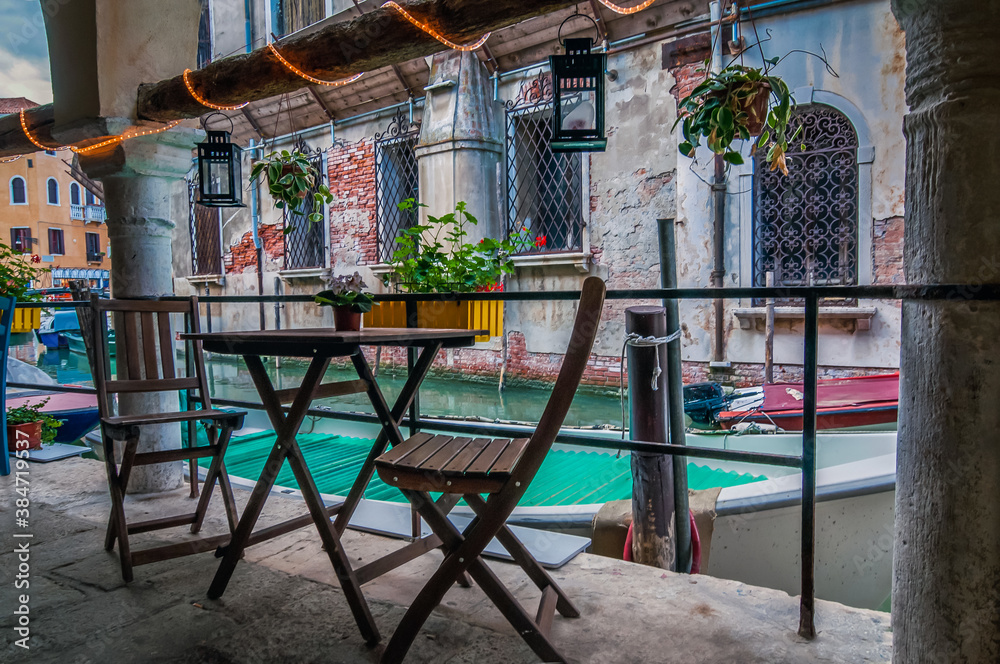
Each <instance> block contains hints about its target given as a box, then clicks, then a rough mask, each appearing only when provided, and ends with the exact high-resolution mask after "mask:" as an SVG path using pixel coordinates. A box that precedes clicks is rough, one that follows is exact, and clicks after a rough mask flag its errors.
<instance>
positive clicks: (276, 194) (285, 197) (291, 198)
mask: <svg viewBox="0 0 1000 664" xmlns="http://www.w3.org/2000/svg"><path fill="white" fill-rule="evenodd" d="M262 175H263V176H264V177H266V178H267V190H268V193H270V194H271V198H273V199H274V206H275V207H276V208H278V209H279V210H288V211H289V212H290V213H293V214H305V213H306V210H305V209H304V208H303V202H304V201H305V200H306V199H307V198H309V197H310V196H312V197H313V200H314V201H315V204H316V206H321V205H323V204H324V203H326V204H330V203H332V202H333V195H332V194H331V193H330V188H329V187H327V186H326V185H325V184H320V185H319V186H318V187H317V186H316V183H317V182H320V181H321V180H320V177H319V173H318V172H317V171H316V167H315V166H313V164H312V162H311V161H309V158H308V157H307V156H306V155H304V154H303V153H301V152H299V151H298V150H293V151H291V152H289V151H288V150H281V151H280V152H272V153H271V154H269V155H266V156H265V157H264V158H263V159H261V160H260V161H257V162H254V165H253V167H252V168H251V169H250V182H251V183H253V182H256V181H257V180H258V179H259V178H260V177H261V176H262ZM314 209H315V208H314ZM308 219H309V221H311V222H313V223H316V222H318V221H322V219H323V214H322V213H321V212H315V211H314V212H310V213H309V214H308Z"/></svg>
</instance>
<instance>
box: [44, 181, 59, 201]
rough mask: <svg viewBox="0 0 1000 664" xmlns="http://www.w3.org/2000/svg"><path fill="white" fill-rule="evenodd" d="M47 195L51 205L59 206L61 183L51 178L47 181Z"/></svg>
mask: <svg viewBox="0 0 1000 664" xmlns="http://www.w3.org/2000/svg"><path fill="white" fill-rule="evenodd" d="M45 195H46V198H47V199H48V202H49V205H59V181H58V180H56V179H55V178H49V179H48V180H46V181H45Z"/></svg>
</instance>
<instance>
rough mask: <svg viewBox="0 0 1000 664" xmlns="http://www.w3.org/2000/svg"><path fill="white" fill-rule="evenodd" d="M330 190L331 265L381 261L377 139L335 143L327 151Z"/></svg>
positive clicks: (348, 266)
mask: <svg viewBox="0 0 1000 664" xmlns="http://www.w3.org/2000/svg"><path fill="white" fill-rule="evenodd" d="M327 155H328V159H327V163H328V169H329V170H328V175H329V182H330V193H331V194H333V203H331V204H330V251H331V254H332V256H331V258H332V260H331V263H330V264H331V265H332V266H333V267H334V269H337V268H338V267H345V268H351V267H354V266H358V265H375V264H377V263H378V249H377V234H376V205H375V143H374V142H373V141H372V140H371V139H368V138H366V139H363V140H361V141H359V142H357V143H345V144H341V145H335V146H333V147H332V148H330V150H329V152H328V153H327Z"/></svg>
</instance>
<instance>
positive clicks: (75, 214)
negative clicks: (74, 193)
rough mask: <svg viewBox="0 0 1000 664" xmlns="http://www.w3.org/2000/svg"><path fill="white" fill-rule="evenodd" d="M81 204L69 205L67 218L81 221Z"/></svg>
mask: <svg viewBox="0 0 1000 664" xmlns="http://www.w3.org/2000/svg"><path fill="white" fill-rule="evenodd" d="M83 214H84V213H83V206H82V205H70V206H69V218H70V219H79V220H80V221H83Z"/></svg>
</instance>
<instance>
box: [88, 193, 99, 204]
mask: <svg viewBox="0 0 1000 664" xmlns="http://www.w3.org/2000/svg"><path fill="white" fill-rule="evenodd" d="M100 204H101V202H100V201H99V200H97V196H94V195H93V194H92V193H90V190H89V189H88V190H87V205H100Z"/></svg>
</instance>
